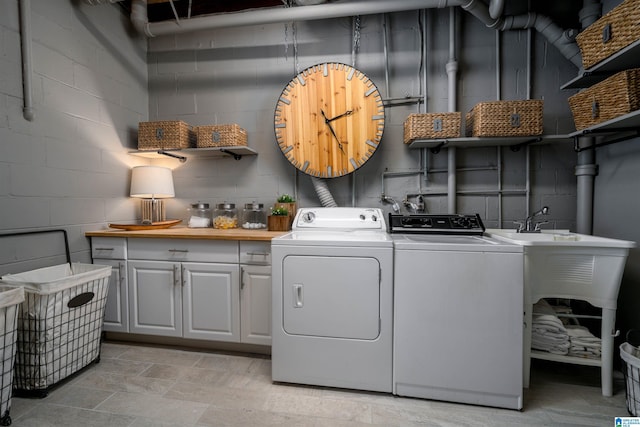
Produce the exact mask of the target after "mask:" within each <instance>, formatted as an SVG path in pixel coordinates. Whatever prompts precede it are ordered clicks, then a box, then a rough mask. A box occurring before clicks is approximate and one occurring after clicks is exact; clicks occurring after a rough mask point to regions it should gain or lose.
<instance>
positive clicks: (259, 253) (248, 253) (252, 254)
mask: <svg viewBox="0 0 640 427" xmlns="http://www.w3.org/2000/svg"><path fill="white" fill-rule="evenodd" d="M247 255H249V256H269V252H247Z"/></svg>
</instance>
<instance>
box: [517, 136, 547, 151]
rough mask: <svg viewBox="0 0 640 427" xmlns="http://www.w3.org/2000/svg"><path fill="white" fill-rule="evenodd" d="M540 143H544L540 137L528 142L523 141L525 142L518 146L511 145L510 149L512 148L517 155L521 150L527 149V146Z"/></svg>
mask: <svg viewBox="0 0 640 427" xmlns="http://www.w3.org/2000/svg"><path fill="white" fill-rule="evenodd" d="M540 141H542V137H540V136H538V137H535V138H532V139H529V140H527V141H523V142H520V143H518V144H515V145H511V146H510V147H509V148H511V151H513V152H514V153H515V152H517V151H520V149H521V148H522V147H526V146H527V145H530V144H534V143H536V142H540Z"/></svg>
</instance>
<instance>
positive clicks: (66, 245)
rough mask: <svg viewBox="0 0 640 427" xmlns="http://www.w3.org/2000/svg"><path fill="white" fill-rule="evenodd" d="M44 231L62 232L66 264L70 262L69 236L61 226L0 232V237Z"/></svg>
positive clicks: (41, 232) (42, 232)
mask: <svg viewBox="0 0 640 427" xmlns="http://www.w3.org/2000/svg"><path fill="white" fill-rule="evenodd" d="M44 233H62V235H63V236H64V249H65V251H66V255H67V264H71V251H70V250H69V238H68V237H67V230H64V229H62V228H56V229H52V230H34V231H20V232H17V233H6V234H0V237H9V236H25V235H28V234H44Z"/></svg>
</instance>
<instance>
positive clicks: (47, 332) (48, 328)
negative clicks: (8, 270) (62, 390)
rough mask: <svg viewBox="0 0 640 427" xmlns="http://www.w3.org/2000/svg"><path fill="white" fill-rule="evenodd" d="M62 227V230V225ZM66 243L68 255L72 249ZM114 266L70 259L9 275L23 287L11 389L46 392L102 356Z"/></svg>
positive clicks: (5, 280) (9, 280)
mask: <svg viewBox="0 0 640 427" xmlns="http://www.w3.org/2000/svg"><path fill="white" fill-rule="evenodd" d="M59 231H64V230H59ZM65 245H66V246H67V248H66V249H67V259H69V249H68V243H67V239H66V234H65ZM110 277H111V266H102V265H95V264H83V263H67V264H60V265H55V266H52V267H45V268H39V269H36V270H31V271H28V272H24V273H18V274H9V275H5V276H3V277H2V278H1V279H0V284H6V285H10V286H21V287H22V288H23V289H24V295H25V296H24V302H23V303H22V304H20V308H19V310H18V321H17V352H16V360H15V366H14V384H13V388H14V391H15V392H16V395H22V396H31V397H44V396H46V395H47V394H48V390H49V389H50V388H51V387H52V386H54V385H56V384H57V383H58V382H60V381H62V380H64V379H65V378H67V377H69V376H70V375H72V374H74V373H76V372H78V371H79V370H80V369H82V368H84V367H86V366H88V365H89V364H90V363H92V362H94V361H99V358H100V338H101V333H102V322H103V317H104V310H105V306H106V301H107V292H108V287H109V279H110Z"/></svg>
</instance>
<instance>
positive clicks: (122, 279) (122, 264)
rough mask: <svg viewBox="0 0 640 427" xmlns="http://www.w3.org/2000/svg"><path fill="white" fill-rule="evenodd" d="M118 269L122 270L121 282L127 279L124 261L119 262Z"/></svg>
mask: <svg viewBox="0 0 640 427" xmlns="http://www.w3.org/2000/svg"><path fill="white" fill-rule="evenodd" d="M118 270H119V271H120V282H124V281H125V280H126V279H127V275H126V273H127V272H126V271H124V262H120V263H118Z"/></svg>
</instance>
